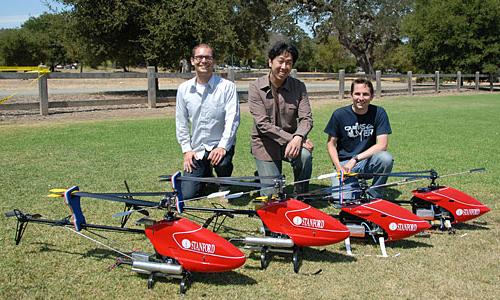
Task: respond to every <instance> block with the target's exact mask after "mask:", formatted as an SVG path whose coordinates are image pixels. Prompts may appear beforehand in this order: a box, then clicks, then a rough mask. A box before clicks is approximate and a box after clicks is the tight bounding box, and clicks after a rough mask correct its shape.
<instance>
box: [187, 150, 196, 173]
mask: <svg viewBox="0 0 500 300" xmlns="http://www.w3.org/2000/svg"><path fill="white" fill-rule="evenodd" d="M195 159H196V152H194V151H188V152H186V153H184V171H186V172H188V173H191V172H193V169H195V164H194V160H195Z"/></svg>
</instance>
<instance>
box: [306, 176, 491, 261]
mask: <svg viewBox="0 0 500 300" xmlns="http://www.w3.org/2000/svg"><path fill="white" fill-rule="evenodd" d="M483 171H485V169H484V168H478V169H472V170H468V171H464V172H459V173H454V174H448V175H444V176H438V174H437V172H436V171H434V170H428V171H417V172H399V173H387V174H385V173H351V174H344V176H355V177H357V178H358V179H359V182H360V192H361V193H360V196H359V197H358V198H356V199H355V200H351V201H346V202H344V203H342V200H341V199H339V202H340V203H334V205H337V207H339V208H340V209H341V212H340V214H339V219H340V220H341V221H342V223H344V224H346V225H347V227H348V228H349V229H350V230H351V236H352V237H362V238H363V237H366V236H372V238H373V240H374V241H376V239H375V235H374V233H378V235H379V243H380V246H381V250H382V254H383V256H386V253H385V250H384V244H383V242H384V240H385V241H395V240H399V239H402V238H406V237H408V236H411V235H414V234H416V233H419V232H421V231H423V230H426V229H428V228H430V227H431V226H438V227H439V228H440V229H441V230H445V229H447V230H450V232H453V230H452V227H451V225H452V224H457V223H460V222H464V221H468V220H471V219H474V218H477V217H479V216H480V215H483V214H485V213H487V212H488V211H490V209H489V208H488V207H487V206H486V205H484V204H482V203H481V202H479V201H478V200H476V199H474V198H473V197H471V196H469V195H467V194H465V193H463V192H461V191H459V190H456V189H454V188H450V187H445V186H439V185H437V184H436V179H437V178H444V177H448V176H456V175H461V174H470V173H478V172H483ZM425 173H429V175H423V174H425ZM336 175H337V174H336V173H335V174H327V175H324V176H323V177H324V178H327V177H328V176H336ZM373 176H391V177H405V179H403V180H402V181H398V182H393V183H387V184H383V185H379V186H372V187H368V186H367V184H366V179H367V178H370V177H373ZM424 179H430V180H431V183H430V184H429V186H428V187H424V188H418V189H415V190H413V191H412V193H413V195H414V196H413V198H412V199H411V200H410V201H401V200H399V201H398V200H395V201H391V202H389V201H386V200H383V199H369V197H368V195H367V192H368V191H369V190H370V189H372V188H380V187H391V186H399V185H403V184H408V183H412V182H416V181H420V180H424ZM336 188H339V187H333V188H328V189H324V190H322V191H320V193H324V192H325V191H329V192H330V193H331V191H332V190H333V189H336ZM306 196H307V195H306ZM306 199H307V197H306ZM408 203H409V204H411V206H412V212H413V213H410V212H409V211H407V210H405V209H403V208H402V207H401V206H399V205H397V204H408ZM424 222H425V223H428V224H425V223H424Z"/></svg>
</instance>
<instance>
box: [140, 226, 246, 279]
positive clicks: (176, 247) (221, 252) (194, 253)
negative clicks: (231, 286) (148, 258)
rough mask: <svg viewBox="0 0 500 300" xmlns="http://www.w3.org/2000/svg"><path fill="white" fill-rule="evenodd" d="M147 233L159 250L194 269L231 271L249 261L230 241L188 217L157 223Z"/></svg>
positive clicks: (186, 268) (185, 267) (184, 265)
mask: <svg viewBox="0 0 500 300" xmlns="http://www.w3.org/2000/svg"><path fill="white" fill-rule="evenodd" d="M145 233H146V236H147V237H148V239H149V240H150V241H151V243H152V244H153V246H154V248H155V250H156V252H157V253H159V254H161V255H162V256H167V257H170V258H175V259H176V260H177V261H178V262H179V263H180V264H181V265H182V267H183V268H184V269H185V270H188V271H191V272H225V271H230V270H233V269H236V268H238V267H240V266H242V265H243V264H244V263H245V260H246V258H245V255H244V254H243V252H241V251H240V250H239V249H238V248H237V247H236V246H234V245H233V244H231V243H230V242H229V241H227V240H226V239H224V238H222V237H221V236H219V235H217V234H215V233H214V232H212V231H210V230H208V229H206V228H203V227H202V226H200V225H198V224H196V223H194V222H191V221H190V220H188V219H185V218H174V219H172V220H167V219H165V220H162V221H159V222H156V223H155V224H153V225H152V226H149V227H146V229H145Z"/></svg>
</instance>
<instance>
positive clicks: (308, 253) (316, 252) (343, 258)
mask: <svg viewBox="0 0 500 300" xmlns="http://www.w3.org/2000/svg"><path fill="white" fill-rule="evenodd" d="M270 255H271V259H270V263H273V262H280V263H285V264H290V265H292V255H291V254H287V253H270ZM248 259H251V260H257V261H260V252H252V253H251V254H250V255H249V256H248ZM302 260H303V261H304V262H307V261H312V262H329V263H345V262H355V261H356V258H354V257H353V256H349V255H346V254H343V253H339V252H333V251H329V250H326V249H317V248H309V247H306V248H303V249H302ZM245 268H248V269H260V267H254V266H248V265H247V266H245Z"/></svg>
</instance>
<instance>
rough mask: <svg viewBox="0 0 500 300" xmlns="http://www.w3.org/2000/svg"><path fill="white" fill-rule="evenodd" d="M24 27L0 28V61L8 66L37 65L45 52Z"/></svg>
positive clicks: (41, 60)
mask: <svg viewBox="0 0 500 300" xmlns="http://www.w3.org/2000/svg"><path fill="white" fill-rule="evenodd" d="M40 50H41V49H40V48H39V47H38V45H37V44H36V43H34V41H33V39H31V38H30V35H29V33H28V32H27V31H26V30H23V29H3V30H0V63H1V64H2V65H7V66H36V65H38V64H39V63H40V62H43V54H42V53H41V51H40Z"/></svg>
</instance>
